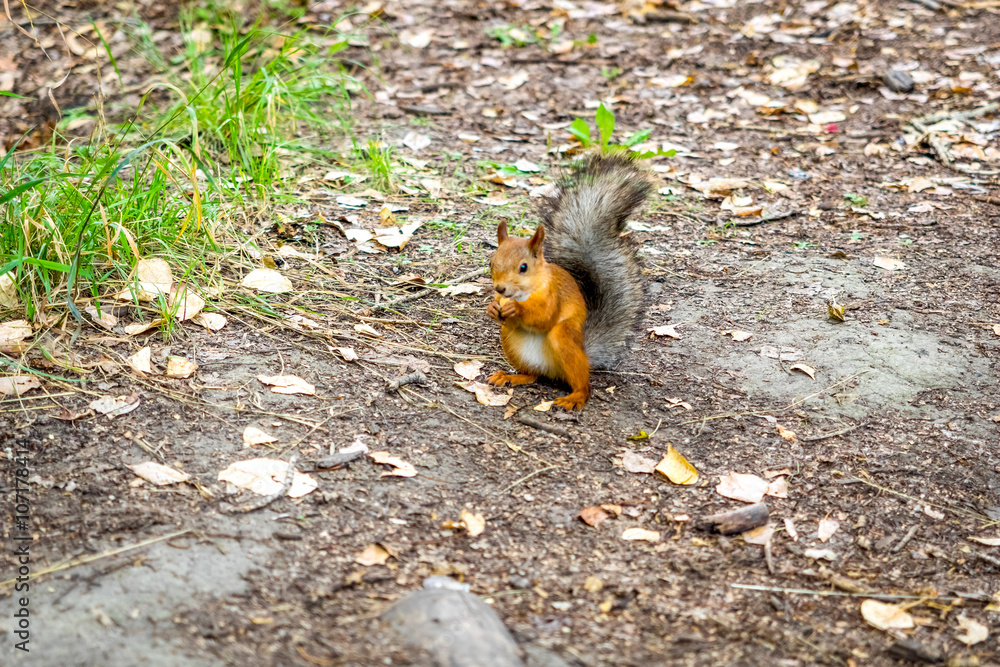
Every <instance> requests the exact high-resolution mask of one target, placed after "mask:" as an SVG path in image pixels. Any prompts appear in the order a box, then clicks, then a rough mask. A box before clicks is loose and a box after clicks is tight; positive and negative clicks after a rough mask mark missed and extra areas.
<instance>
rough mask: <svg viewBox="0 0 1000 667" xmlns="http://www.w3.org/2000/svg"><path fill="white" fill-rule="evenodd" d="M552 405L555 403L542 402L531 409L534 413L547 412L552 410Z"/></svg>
mask: <svg viewBox="0 0 1000 667" xmlns="http://www.w3.org/2000/svg"><path fill="white" fill-rule="evenodd" d="M554 404H555V401H542V402H541V403H539V404H538V405H536V406H535V407H533V408H531V409H532V410H534V411H535V412H548V411H549V410H551V409H552V406H553V405H554Z"/></svg>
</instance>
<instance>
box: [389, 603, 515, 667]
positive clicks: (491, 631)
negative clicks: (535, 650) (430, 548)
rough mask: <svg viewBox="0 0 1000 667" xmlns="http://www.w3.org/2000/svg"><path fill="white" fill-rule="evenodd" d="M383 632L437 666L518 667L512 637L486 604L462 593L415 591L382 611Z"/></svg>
mask: <svg viewBox="0 0 1000 667" xmlns="http://www.w3.org/2000/svg"><path fill="white" fill-rule="evenodd" d="M381 618H382V622H383V623H384V624H385V627H386V629H387V631H389V632H390V633H394V634H395V635H396V638H397V639H398V640H399V641H401V642H403V643H404V644H407V645H410V646H413V647H416V648H420V649H423V650H425V651H427V653H429V654H430V655H431V656H432V657H433V659H434V664H435V665H440V666H441V667H522V666H523V664H524V663H523V662H522V661H521V657H520V651H519V649H518V647H517V643H516V642H515V641H514V638H513V637H511V635H510V632H508V631H507V628H506V627H505V626H504V624H503V622H502V621H501V620H500V618H499V617H498V616H497V615H496V612H494V611H493V610H492V609H491V608H490V607H489V605H487V604H486V603H484V602H483V601H482V600H480V599H479V598H478V597H476V596H475V595H472V594H470V593H466V592H464V591H456V590H449V589H442V588H432V589H427V590H421V591H416V592H415V593H411V594H410V595H408V596H406V597H405V598H403V599H402V600H399V601H398V602H396V604H394V605H392V606H391V607H389V609H387V610H386V611H385V612H384V613H383V614H382V617H381Z"/></svg>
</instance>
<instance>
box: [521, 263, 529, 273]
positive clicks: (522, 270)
mask: <svg viewBox="0 0 1000 667" xmlns="http://www.w3.org/2000/svg"><path fill="white" fill-rule="evenodd" d="M527 270H528V265H527V264H522V265H521V273H524V272H525V271H527Z"/></svg>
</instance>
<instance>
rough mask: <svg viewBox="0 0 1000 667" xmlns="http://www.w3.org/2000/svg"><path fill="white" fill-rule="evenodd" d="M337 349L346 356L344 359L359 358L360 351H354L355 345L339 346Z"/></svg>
mask: <svg viewBox="0 0 1000 667" xmlns="http://www.w3.org/2000/svg"><path fill="white" fill-rule="evenodd" d="M336 350H337V352H339V353H340V356H342V357H343V358H344V361H357V360H358V359H359V357H358V353H357V352H355V351H354V348H353V347H338V348H336Z"/></svg>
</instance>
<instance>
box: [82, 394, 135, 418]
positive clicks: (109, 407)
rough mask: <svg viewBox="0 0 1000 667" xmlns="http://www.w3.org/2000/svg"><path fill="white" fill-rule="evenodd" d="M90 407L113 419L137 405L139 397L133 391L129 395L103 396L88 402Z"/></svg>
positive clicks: (130, 410)
mask: <svg viewBox="0 0 1000 667" xmlns="http://www.w3.org/2000/svg"><path fill="white" fill-rule="evenodd" d="M88 407H90V409H92V410H94V411H95V412H100V413H101V414H102V415H107V417H108V419H114V418H115V417H119V416H121V415H124V414H127V413H129V412H132V411H133V410H135V409H136V408H137V407H139V397H138V396H137V395H136V394H135V393H134V392H133V393H132V394H130V395H129V396H105V397H103V398H99V399H97V400H95V401H91V402H90V403H89V404H88Z"/></svg>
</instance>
